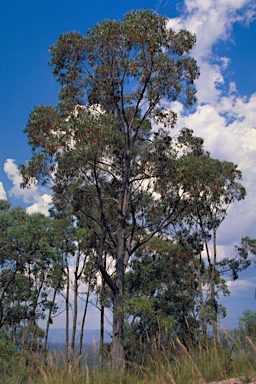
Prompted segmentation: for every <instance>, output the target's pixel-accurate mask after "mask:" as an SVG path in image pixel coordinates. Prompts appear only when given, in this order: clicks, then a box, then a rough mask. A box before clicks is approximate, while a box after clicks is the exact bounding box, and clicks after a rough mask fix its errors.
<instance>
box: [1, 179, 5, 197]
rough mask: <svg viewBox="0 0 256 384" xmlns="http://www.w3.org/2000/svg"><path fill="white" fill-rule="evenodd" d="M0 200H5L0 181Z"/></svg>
mask: <svg viewBox="0 0 256 384" xmlns="http://www.w3.org/2000/svg"><path fill="white" fill-rule="evenodd" d="M0 200H6V192H5V190H4V186H3V183H2V182H1V181H0Z"/></svg>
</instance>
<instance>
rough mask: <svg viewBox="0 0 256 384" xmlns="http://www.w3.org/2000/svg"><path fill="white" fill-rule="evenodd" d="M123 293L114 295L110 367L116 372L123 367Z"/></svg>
mask: <svg viewBox="0 0 256 384" xmlns="http://www.w3.org/2000/svg"><path fill="white" fill-rule="evenodd" d="M122 305H123V292H120V291H118V292H117V293H116V294H114V308H113V339H112V340H113V347H112V367H113V370H114V371H115V372H118V371H120V370H122V369H123V367H124V314H123V308H122Z"/></svg>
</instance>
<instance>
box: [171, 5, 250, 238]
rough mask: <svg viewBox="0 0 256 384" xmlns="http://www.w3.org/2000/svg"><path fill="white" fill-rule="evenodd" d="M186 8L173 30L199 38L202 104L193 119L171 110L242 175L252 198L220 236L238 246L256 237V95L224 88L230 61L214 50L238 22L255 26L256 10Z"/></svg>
mask: <svg viewBox="0 0 256 384" xmlns="http://www.w3.org/2000/svg"><path fill="white" fill-rule="evenodd" d="M184 5H185V8H184V12H183V15H182V17H180V18H176V19H171V20H170V21H169V24H168V25H169V27H171V28H173V29H175V30H179V29H181V28H186V29H188V30H190V31H191V32H192V33H195V34H196V35H197V43H196V46H195V48H194V49H193V51H192V53H191V55H192V56H194V57H195V58H196V60H197V62H198V65H199V67H200V72H201V75H200V78H199V79H198V81H197V84H196V87H197V90H198V92H197V97H198V104H197V106H196V110H194V111H193V113H191V114H187V113H186V114H182V112H183V110H182V108H181V105H177V103H176V104H173V105H172V106H174V110H175V111H177V112H178V117H179V119H178V126H177V128H179V129H180V128H183V127H188V128H190V129H193V131H194V133H195V135H197V136H201V137H203V139H204V143H205V148H206V149H207V150H208V151H210V153H211V156H212V157H214V158H219V159H220V160H227V161H231V162H233V163H235V164H237V165H238V168H239V169H240V170H241V171H242V174H243V180H242V184H243V185H244V186H245V187H246V190H247V197H246V198H245V200H244V201H242V202H238V203H237V204H235V205H234V206H232V207H231V208H229V210H228V216H227V218H226V219H225V221H224V222H223V224H222V226H221V228H220V229H219V235H218V236H219V241H220V243H221V244H233V243H234V242H239V241H240V239H241V237H242V236H246V235H249V236H251V237H256V232H255V231H256V217H255V211H256V203H255V196H256V183H255V180H256V167H255V159H256V129H255V128H256V108H255V105H256V93H255V94H252V95H249V96H248V97H246V98H245V97H240V96H239V95H238V93H237V89H236V83H235V81H231V82H230V83H229V84H225V71H226V69H227V68H228V66H229V64H230V59H229V57H227V55H225V56H224V57H217V56H216V54H213V47H214V46H215V45H216V44H217V43H219V42H221V41H225V40H229V41H230V40H231V39H232V28H233V25H234V23H235V22H240V23H244V24H246V23H247V24H248V23H250V22H251V21H252V20H253V19H254V18H255V15H256V12H255V8H256V7H255V4H253V2H252V1H251V0H230V1H226V0H185V2H184ZM223 85H226V89H227V91H226V90H225V88H224V87H223Z"/></svg>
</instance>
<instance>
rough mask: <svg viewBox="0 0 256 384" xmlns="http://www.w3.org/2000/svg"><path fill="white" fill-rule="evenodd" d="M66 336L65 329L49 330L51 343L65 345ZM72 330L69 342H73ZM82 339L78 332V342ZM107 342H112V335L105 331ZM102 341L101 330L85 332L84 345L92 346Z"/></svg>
mask: <svg viewBox="0 0 256 384" xmlns="http://www.w3.org/2000/svg"><path fill="white" fill-rule="evenodd" d="M65 334H66V330H65V328H52V329H51V328H50V330H49V343H54V344H55V343H57V344H62V343H63V344H64V343H65V340H66V339H65ZM71 335H72V330H71V329H70V330H69V340H71ZM79 338H80V332H79V330H78V332H77V334H76V340H77V341H79ZM104 338H105V342H106V343H110V342H111V340H112V339H111V333H110V332H108V331H105V334H104ZM99 340H100V330H99V329H93V330H85V331H84V337H83V343H84V344H88V345H90V344H92V343H93V342H95V341H96V342H97V341H99Z"/></svg>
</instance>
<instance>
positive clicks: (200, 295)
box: [197, 253, 208, 339]
mask: <svg viewBox="0 0 256 384" xmlns="http://www.w3.org/2000/svg"><path fill="white" fill-rule="evenodd" d="M201 266H202V255H201V253H200V262H199V268H198V274H197V276H198V287H199V300H200V310H201V321H202V329H203V334H204V336H205V338H206V339H208V332H207V323H206V317H205V308H204V295H203V282H202V276H201Z"/></svg>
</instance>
